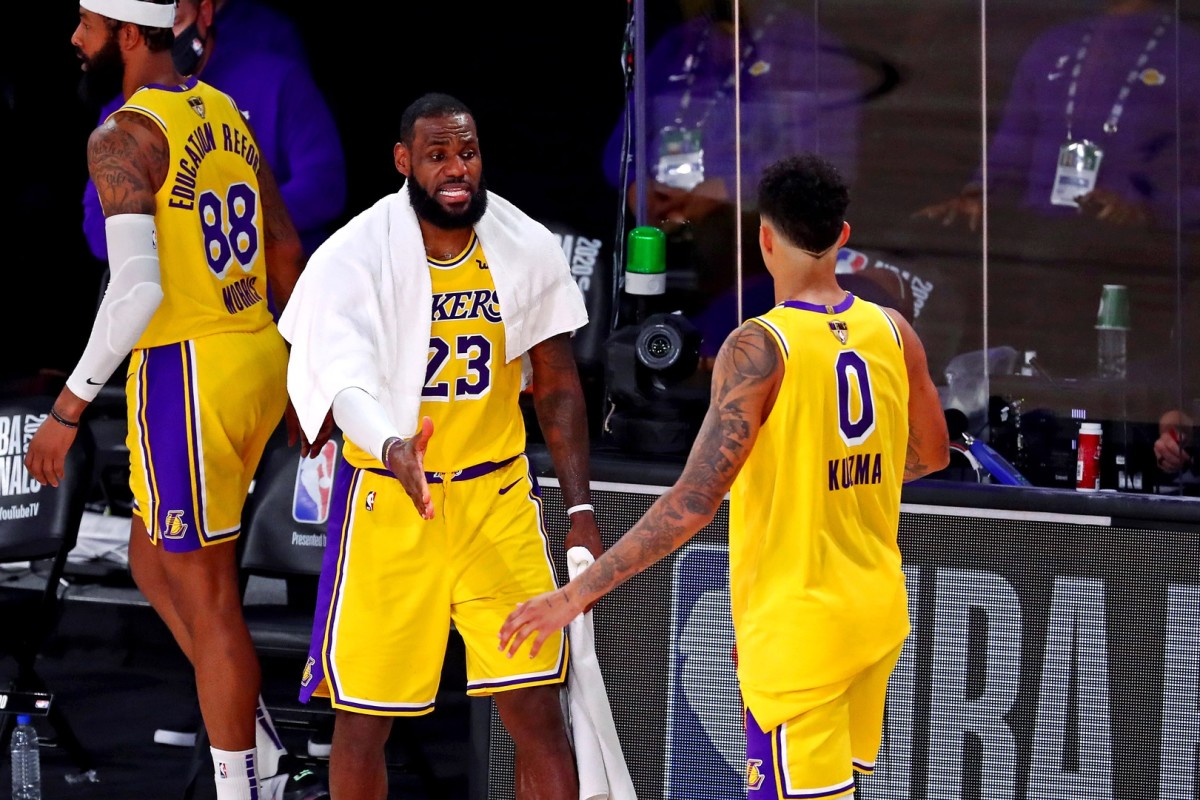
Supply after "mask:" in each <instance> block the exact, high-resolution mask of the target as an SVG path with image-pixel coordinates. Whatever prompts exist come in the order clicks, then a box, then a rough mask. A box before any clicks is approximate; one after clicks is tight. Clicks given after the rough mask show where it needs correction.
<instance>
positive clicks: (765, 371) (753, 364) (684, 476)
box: [500, 322, 783, 656]
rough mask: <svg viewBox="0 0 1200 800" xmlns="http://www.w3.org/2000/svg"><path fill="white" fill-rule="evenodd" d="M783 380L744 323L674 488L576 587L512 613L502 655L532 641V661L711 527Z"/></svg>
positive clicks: (724, 349)
mask: <svg viewBox="0 0 1200 800" xmlns="http://www.w3.org/2000/svg"><path fill="white" fill-rule="evenodd" d="M782 378H783V359H782V358H781V357H780V353H779V350H778V348H777V346H776V345H775V342H774V340H772V339H771V338H770V336H769V335H768V334H767V332H766V331H765V330H764V329H763V328H762V327H761V326H760V325H758V324H757V323H753V322H747V323H745V324H744V325H742V326H741V327H740V328H738V329H737V330H735V331H734V332H733V333H731V334H730V335H729V338H728V339H726V340H725V344H724V345H722V346H721V351H720V352H719V353H718V354H717V361H716V364H715V365H714V367H713V379H712V396H711V398H710V400H709V406H708V412H707V413H706V414H705V416H704V422H703V423H702V424H701V426H700V432H699V433H698V434H697V435H696V441H695V442H694V443H693V444H692V450H691V453H689V454H688V459H687V463H686V464H685V465H684V468H683V472H682V473H681V474H680V476H679V479H678V480H677V481H676V482H675V485H674V486H672V487H671V488H670V489H668V490H667V491H666V492H665V493H663V495H662V496H661V497H659V498H658V500H656V501H655V502H654V504H653V505H652V506H650V508H649V509H648V510H647V511H646V513H645V514H644V515H643V516H642V518H641V519H640V520H639V521H638V522H637V524H636V525H634V526H633V528H632V529H630V530H629V532H628V533H626V534H625V535H624V536H622V537H621V538H620V540H619V541H618V542H617V543H616V544H615V545H613V546H612V548H611V549H610V550H609V551H608V552H606V553H605V554H604V555H603V556H601V557H600V558H599V559H597V560H596V563H594V564H592V566H590V567H588V568H587V569H586V570H585V571H584V572H583V573H582V574H580V575H579V576H578V577H576V578H575V580H573V581H571V582H570V583H569V584H567V585H566V586H564V587H563V588H562V589H559V590H558V591H556V592H550V593H547V594H543V595H540V596H538V597H535V598H533V599H532V600H530V601H529V602H527V603H522V604H520V605H519V606H517V609H516V610H515V611H513V613H512V614H510V615H509V617H508V619H507V620H505V622H504V625H503V627H502V628H501V629H500V649H501V650H504V649H507V650H508V653H509V656H512V655H513V654H514V653H515V652H516V651H517V650H518V648H519V647H520V646H521V643H522V642H524V641H525V639H527V638H529V637H530V636H533V637H534V639H533V645H532V647H531V651H530V654H531V655H536V654H537V652H538V650H539V649H541V646H542V644H543V643H544V642H545V640H546V638H547V637H548V636H549V635H550V634H551V633H553V632H554V631H556V630H558V629H560V628H562V627H563V626H565V625H567V624H568V623H570V621H571V620H572V619H574V618H575V617H576V616H578V615H579V614H580V613H581V612H583V611H584V610H586V609H587V608H589V607H590V606H591V605H592V604H594V603H595V602H596V601H597V600H599V599H600V598H601V597H603V596H604V595H605V594H607V593H608V592H610V591H612V590H613V589H615V588H616V587H617V586H620V585H621V584H622V583H624V582H625V581H626V580H628V579H629V578H631V577H632V576H634V575H636V574H638V573H639V572H642V571H643V570H645V569H646V568H648V567H650V566H651V565H653V564H655V563H656V562H658V561H659V560H660V559H661V558H663V557H664V556H666V555H668V554H670V553H672V552H674V551H675V550H676V549H678V548H679V547H680V546H682V545H683V544H684V543H685V542H687V541H688V540H689V539H691V538H692V537H693V536H695V535H696V534H697V533H698V532H699V531H700V529H701V528H703V527H704V526H705V525H707V524H708V523H709V522H711V521H712V518H713V516H714V515H715V514H716V513H717V509H718V508H719V507H720V505H721V501H722V500H723V499H724V498H725V494H726V493H727V492H728V491H729V487H730V486H732V485H733V480H734V478H736V477H737V474H738V472H739V470H741V467H742V464H744V463H745V462H746V458H747V457H748V456H749V454H750V450H751V449H752V448H753V447H754V441H755V439H756V438H757V437H758V431H759V429H760V428H761V427H762V424H763V422H764V421H766V418H767V415H768V414H769V413H770V410H771V407H772V406H773V405H774V402H775V396H776V394H777V392H778V391H779V383H780V381H781V379H782Z"/></svg>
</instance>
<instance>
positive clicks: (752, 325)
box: [719, 321, 783, 382]
mask: <svg viewBox="0 0 1200 800" xmlns="http://www.w3.org/2000/svg"><path fill="white" fill-rule="evenodd" d="M719 360H721V361H724V362H725V364H724V366H725V368H726V372H727V374H728V375H729V377H730V378H731V379H733V380H736V381H738V382H744V381H750V382H757V381H762V380H765V379H766V378H769V377H771V376H772V375H774V374H775V372H776V371H777V370H778V369H779V368H780V367H781V366H782V363H783V362H782V360H781V359H780V355H779V348H778V346H777V345H776V344H775V341H774V340H773V339H772V338H771V335H770V334H769V333H767V331H766V330H765V329H764V328H763V326H761V325H759V324H758V323H756V322H749V321H747V322H744V323H742V325H741V327H739V328H738V329H737V330H735V331H734V332H733V333H731V334H730V335H729V338H728V339H726V340H725V344H723V345H722V346H721V353H720V356H719Z"/></svg>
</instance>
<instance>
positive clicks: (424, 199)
mask: <svg viewBox="0 0 1200 800" xmlns="http://www.w3.org/2000/svg"><path fill="white" fill-rule="evenodd" d="M404 182H405V183H406V184H408V197H409V200H411V201H412V207H413V211H415V212H417V217H418V218H420V219H423V220H425V221H426V222H428V223H429V224H430V225H433V226H435V227H438V228H441V229H443V230H447V231H454V230H462V229H463V228H473V227H474V226H475V223H476V222H479V220H480V219H482V218H483V213H484V212H485V211H487V184H486V183H485V182H484V180H483V176H482V175H480V176H479V188H478V189H477V190H475V193H474V194H472V195H471V202H470V203H468V204H467V207H466V209H464V210H463V211H460V212H458V213H454V212H450V211H447V210H446V209H445V208H444V207H442V205H441V203H439V202H438V201H437V200H435V199H434V198H433V197H432V196H431V195H430V194H429V192H427V191H425V189H424V188H423V187H422V186H421V184H419V183H417V181H416V179H415V178H413V177H412V176H411V175H410V176H409V177H408V178H407V179H406V180H405V181H404Z"/></svg>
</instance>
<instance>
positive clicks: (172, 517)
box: [163, 511, 188, 539]
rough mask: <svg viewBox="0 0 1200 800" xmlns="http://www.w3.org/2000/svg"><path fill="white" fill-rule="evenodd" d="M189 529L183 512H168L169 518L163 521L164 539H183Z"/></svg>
mask: <svg viewBox="0 0 1200 800" xmlns="http://www.w3.org/2000/svg"><path fill="white" fill-rule="evenodd" d="M187 529H188V526H187V523H186V522H184V521H183V511H168V512H167V518H166V519H165V520H163V538H164V539H182V538H183V535H184V534H185V533H187Z"/></svg>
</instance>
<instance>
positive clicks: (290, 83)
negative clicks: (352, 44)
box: [83, 2, 346, 261]
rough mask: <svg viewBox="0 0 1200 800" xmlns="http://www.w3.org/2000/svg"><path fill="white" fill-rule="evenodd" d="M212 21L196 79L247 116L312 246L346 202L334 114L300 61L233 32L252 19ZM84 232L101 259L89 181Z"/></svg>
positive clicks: (97, 211)
mask: <svg viewBox="0 0 1200 800" xmlns="http://www.w3.org/2000/svg"><path fill="white" fill-rule="evenodd" d="M239 6H241V3H237V2H235V3H231V4H230V5H228V6H226V7H225V8H226V9H228V10H229V11H233V10H234V9H238V8H239ZM224 10H225V9H223V11H224ZM219 22H220V24H221V25H222V26H228V28H226V27H222V28H220V29H219V30H218V31H217V37H216V39H215V40H214V42H213V46H214V47H213V51H212V55H211V57H210V58H209V61H208V64H206V65H205V67H204V69H203V71H202V73H201V75H200V78H201V80H203V81H204V82H205V83H208V84H210V85H212V86H215V87H216V88H218V89H221V90H222V91H224V92H226V93H227V94H229V95H231V96H232V97H233V99H234V100H235V101H237V104H238V107H239V108H240V109H241V110H242V112H243V113H244V114H247V115H248V118H249V122H250V125H251V127H252V128H253V129H254V134H255V138H256V139H257V140H258V145H259V148H260V149H261V150H262V152H263V155H264V157H265V158H266V159H267V162H268V163H269V164H270V165H271V171H272V172H273V173H274V174H275V179H276V181H277V182H278V183H279V189H280V191H281V192H282V194H283V200H284V204H285V205H286V206H287V209H288V211H289V212H290V213H291V215H292V221H293V222H294V223H295V225H296V229H297V230H298V231H299V232H300V237H301V239H302V240H303V242H304V248H305V252H308V253H311V252H312V251H313V249H315V248H316V246H317V245H318V244H320V243H321V242H322V241H323V240H324V239H325V237H326V236H328V234H329V232H330V230H329V228H328V226H330V225H332V224H333V223H334V222H335V221H337V219H338V217H339V215H341V213H342V211H343V210H344V208H345V204H346V162H345V155H344V153H343V151H342V143H341V137H340V136H339V134H338V129H337V125H336V124H335V122H334V119H333V114H332V112H331V111H330V109H329V106H328V104H327V103H326V102H325V98H324V97H323V96H322V95H321V92H320V90H319V89H318V88H317V85H316V83H315V82H314V81H313V78H312V75H311V73H310V72H309V69H308V66H307V65H306V63H305V62H304V61H301V60H298V59H296V58H295V57H294V56H285V55H282V54H278V53H275V52H270V51H266V50H264V49H263V48H261V47H259V46H258V45H257V43H256V40H254V39H252V38H249V39H248V38H246V37H245V36H244V35H241V34H239V35H238V36H235V35H234V31H235V30H243V31H249V30H252V28H235V25H239V26H241V25H254V24H256V23H253V22H237V21H233V22H230V21H228V20H227V19H226V17H225V16H221V17H219ZM227 31H228V32H227ZM250 46H253V47H254V49H249V47H250ZM123 103H124V98H121V97H118V98H116V99H114V100H113V101H112V102H110V103H109V104H108V105H106V106H105V107H104V108H103V109H102V110H101V112H100V119H101V121H103V120H104V119H107V118H108V116H109V115H110V114H112V113H113V112H114V111H115V110H116V109H118V108H120V107H121V105H122V104H123ZM83 232H84V236H85V237H86V238H87V242H88V247H89V248H91V251H92V254H93V255H94V256H96V258H98V259H100V260H101V261H107V260H108V247H107V244H106V240H105V235H104V212H103V210H102V209H101V206H100V198H99V196H98V195H97V193H96V188H95V184H93V183H92V181H91V180H89V181H88V183H87V186H86V187H85V189H84V194H83Z"/></svg>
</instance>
